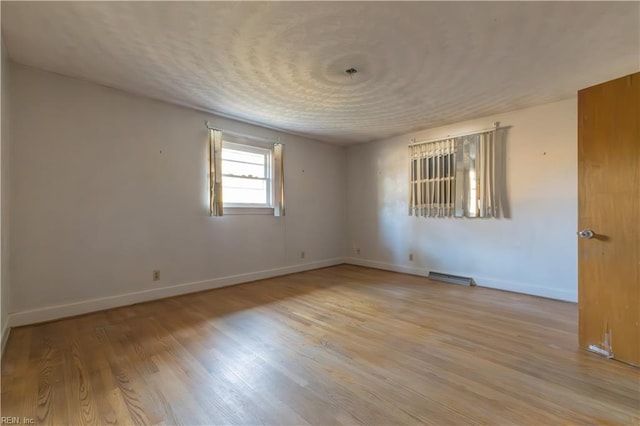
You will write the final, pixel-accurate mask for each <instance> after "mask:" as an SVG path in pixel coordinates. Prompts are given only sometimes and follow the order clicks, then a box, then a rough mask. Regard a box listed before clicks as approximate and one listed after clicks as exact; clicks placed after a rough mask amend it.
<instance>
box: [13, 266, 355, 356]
mask: <svg viewBox="0 0 640 426" xmlns="http://www.w3.org/2000/svg"><path fill="white" fill-rule="evenodd" d="M343 263H344V259H342V258H334V259H326V260H321V261H316V262H308V263H303V264H299V265H292V266H285V267H282V268H274V269H265V270H262V271H257V272H250V273H246V274H238V275H230V276H226V277H221V278H214V279H211V280H206V281H197V282H191V283H185V284H178V285H173V286H168V287H162V288H157V289H150V290H143V291H137V292H133V293H126V294H119V295H116V296H107V297H101V298H97V299H89V300H83V301H80V302H74V303H67V304H62V305H55V306H46V307H43V308H37V309H30V310H25V311H20V312H13V313H11V314H9V321H8V322H9V325H10V326H11V327H17V326H21V325H28V324H36V323H40V322H46V321H52V320H56V319H60V318H66V317H72V316H76V315H82V314H87V313H90V312H96V311H102V310H104V309H111V308H117V307H120V306H127V305H133V304H134V303H141V302H149V301H151V300H157V299H164V298H167V297H172V296H179V295H182V294H188V293H195V292H198V291H204V290H213V289H216V288H221V287H227V286H231V285H236V284H242V283H247V282H251V281H256V280H262V279H265V278H273V277H277V276H281V275H288V274H294V273H296V272H304V271H309V270H312V269H320V268H326V267H328V266H335V265H340V264H343ZM3 347H4V332H3Z"/></svg>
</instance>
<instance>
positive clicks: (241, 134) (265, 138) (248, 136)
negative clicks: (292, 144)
mask: <svg viewBox="0 0 640 426" xmlns="http://www.w3.org/2000/svg"><path fill="white" fill-rule="evenodd" d="M204 124H205V126H207V129H209V130H218V131H220V132H222V133H223V134H225V133H226V134H229V135H231V136H236V137H241V138H247V139H254V140H263V141H267V142H277V143H281V142H280V136H278V137H275V138H268V137H264V136H255V135H250V134H248V133H240V132H234V131H233V130H223V129H219V128H217V127H213V126H211V123H210V122H209V120H207V121H205V122H204Z"/></svg>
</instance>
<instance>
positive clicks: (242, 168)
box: [222, 156, 265, 178]
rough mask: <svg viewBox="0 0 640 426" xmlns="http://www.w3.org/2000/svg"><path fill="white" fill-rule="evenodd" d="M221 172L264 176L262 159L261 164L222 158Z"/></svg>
mask: <svg viewBox="0 0 640 426" xmlns="http://www.w3.org/2000/svg"><path fill="white" fill-rule="evenodd" d="M262 158H263V159H264V156H262ZM222 174H223V175H236V176H253V177H259V178H264V177H265V167H264V161H263V162H262V164H248V163H239V162H237V161H231V160H222Z"/></svg>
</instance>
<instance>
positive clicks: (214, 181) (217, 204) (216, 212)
mask: <svg viewBox="0 0 640 426" xmlns="http://www.w3.org/2000/svg"><path fill="white" fill-rule="evenodd" d="M209 215H210V216H223V215H224V208H223V202H222V132H221V131H220V130H214V129H209Z"/></svg>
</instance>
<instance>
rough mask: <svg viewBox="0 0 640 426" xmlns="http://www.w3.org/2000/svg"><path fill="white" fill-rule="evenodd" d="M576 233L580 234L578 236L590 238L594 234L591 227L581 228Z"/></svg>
mask: <svg viewBox="0 0 640 426" xmlns="http://www.w3.org/2000/svg"><path fill="white" fill-rule="evenodd" d="M578 235H579V236H580V238H586V239H590V238H593V237H594V236H595V235H596V234H595V232H593V231H592V230H591V229H583V230H582V231H580V232H578Z"/></svg>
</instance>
